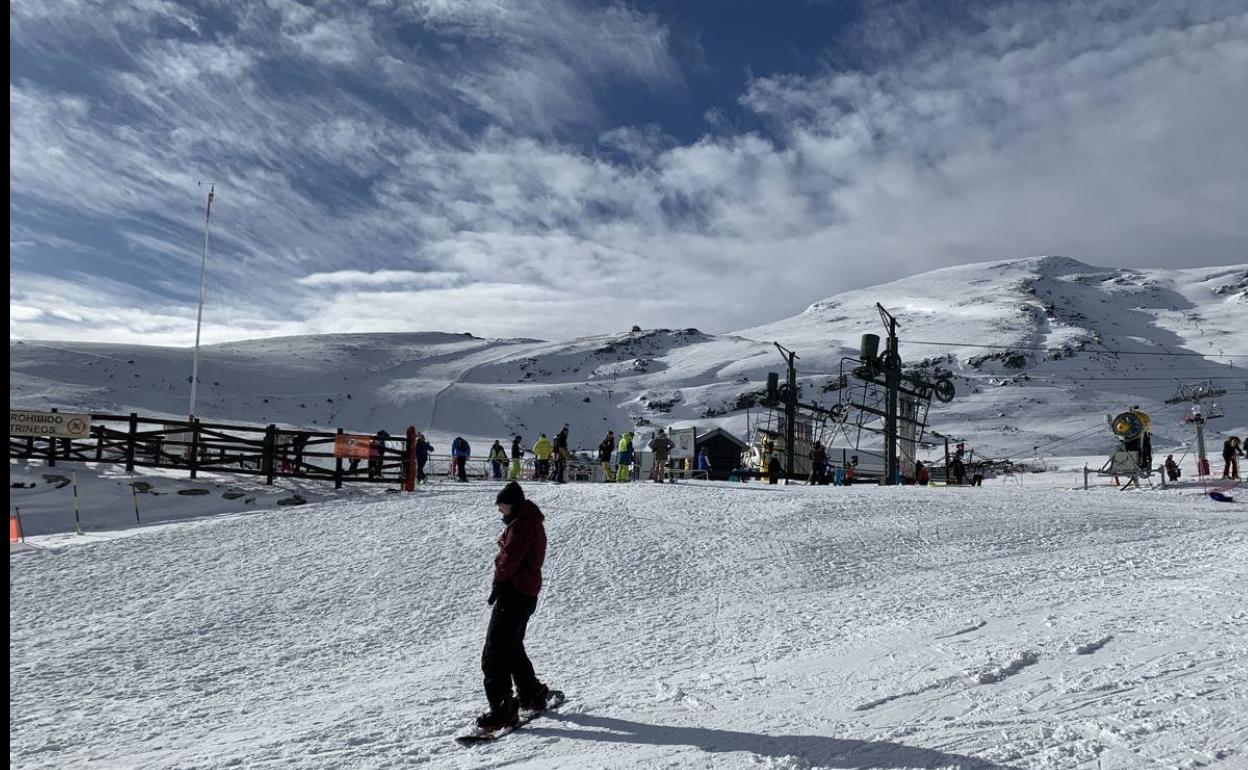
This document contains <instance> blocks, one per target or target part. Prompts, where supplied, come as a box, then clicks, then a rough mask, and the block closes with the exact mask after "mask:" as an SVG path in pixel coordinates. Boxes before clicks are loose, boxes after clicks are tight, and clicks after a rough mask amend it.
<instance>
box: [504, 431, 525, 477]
mask: <svg viewBox="0 0 1248 770" xmlns="http://www.w3.org/2000/svg"><path fill="white" fill-rule="evenodd" d="M522 441H524V439H522V438H520V437H519V436H516V437H515V438H514V439H512V440H511V471H509V472H508V473H507V480H508V481H519V480H520V461H521V460H522V459H523V458H524V448H523V447H522V446H520V443H521V442H522Z"/></svg>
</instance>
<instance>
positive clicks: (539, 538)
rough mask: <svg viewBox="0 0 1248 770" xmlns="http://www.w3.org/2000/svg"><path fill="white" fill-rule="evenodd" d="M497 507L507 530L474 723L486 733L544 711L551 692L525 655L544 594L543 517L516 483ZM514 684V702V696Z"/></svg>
mask: <svg viewBox="0 0 1248 770" xmlns="http://www.w3.org/2000/svg"><path fill="white" fill-rule="evenodd" d="M495 503H496V504H497V505H498V510H499V512H500V513H502V514H503V523H504V524H505V525H506V527H505V529H503V534H502V535H501V536H499V538H498V554H497V555H496V556H495V557H494V584H493V588H492V590H491V591H490V597H489V599H488V603H489V604H490V606H491V607H493V610H492V611H491V613H490V626H489V629H488V630H487V631H486V635H485V648H484V649H483V650H482V652H481V671H482V673H484V675H485V682H484V684H485V697H486V700H487V701H489V704H490V710H489V711H487V712H485V713H484V714H482V715H481V716H480V717H478V718H477V725H478V726H480V727H481V728H482V729H484V730H498V729H500V728H503V727H507V726H508V725H511V724H515V722H516V720H517V717H518V714H519V710H520V709H522V708H523V709H527V710H534V711H540V710H541V709H544V708H545V707H546V701H547V698H548V697H549V695H550V688H548V687H547V686H546V685H544V684H542V682H541V681H539V680H538V678H537V675H536V674H535V673H534V671H533V663H532V662H530V660H529V656H528V653H527V652H526V650H525V649H524V636H525V632H526V631H527V630H528V625H529V618H530V617H532V616H533V612H534V611H535V610H536V609H537V597H538V594H539V593H540V592H541V590H542V565H543V563H544V562H545V561H546V527H545V525H544V524H543V523H542V522H543V520H544V518H545V517H544V516H543V515H542V511H541V509H540V508H538V507H537V506H536V505H535V504H534V503H533V502H532V501H531V500H526V499H525V497H524V490H523V489H521V487H520V485H519V484H518V483H516V482H514V481H511V482H508V484H507V486H505V487H503V489H502V490H501V491H500V492H499V493H498V497H497V498H495ZM513 682H514V683H515V694H516V695H517V696H519V697H518V698H517V697H513V695H512V683H513Z"/></svg>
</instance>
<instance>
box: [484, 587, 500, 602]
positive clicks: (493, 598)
mask: <svg viewBox="0 0 1248 770" xmlns="http://www.w3.org/2000/svg"><path fill="white" fill-rule="evenodd" d="M496 601H498V583H495V584H494V585H493V586H491V588H490V598H488V599H486V600H485V603H486V604H489V605H491V606H492V605H493V604H494V602H496Z"/></svg>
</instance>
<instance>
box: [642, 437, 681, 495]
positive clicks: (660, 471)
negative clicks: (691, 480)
mask: <svg viewBox="0 0 1248 770" xmlns="http://www.w3.org/2000/svg"><path fill="white" fill-rule="evenodd" d="M648 447H649V449H650V451H651V453H653V456H654V466H653V467H652V468H651V469H650V478H651V480H653V481H654V483H656V484H662V483H663V479H664V478H666V477H667V458H668V457H669V456H670V455H671V453H672V450H673V449H674V448H675V447H676V444H675V443H673V442H672V440H671V439H670V438H668V437H667V434H665V433H664V432H663V429H662V428H659V431H658V433H656V434H655V436H654V438H652V439H650V443H649V444H648ZM674 481H675V479H673V482H674Z"/></svg>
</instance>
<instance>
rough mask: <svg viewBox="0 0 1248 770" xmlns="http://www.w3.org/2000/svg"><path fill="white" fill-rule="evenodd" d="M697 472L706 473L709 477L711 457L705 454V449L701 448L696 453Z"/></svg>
mask: <svg viewBox="0 0 1248 770" xmlns="http://www.w3.org/2000/svg"><path fill="white" fill-rule="evenodd" d="M698 470H700V471H706V475H707V476H708V477H709V476H710V475H711V456H710V455H709V454H707V451H706V447H702V449H701V451H699V452H698Z"/></svg>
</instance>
